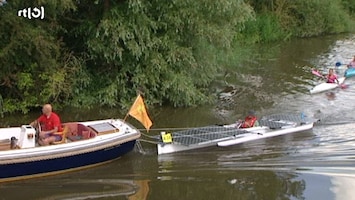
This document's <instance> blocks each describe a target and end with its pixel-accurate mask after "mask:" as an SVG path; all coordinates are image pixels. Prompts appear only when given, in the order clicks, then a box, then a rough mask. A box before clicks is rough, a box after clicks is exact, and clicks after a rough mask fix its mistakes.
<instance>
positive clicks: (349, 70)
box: [344, 67, 355, 78]
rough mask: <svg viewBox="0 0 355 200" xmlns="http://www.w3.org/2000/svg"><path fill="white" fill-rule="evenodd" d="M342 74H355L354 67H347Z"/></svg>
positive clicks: (347, 75) (348, 75)
mask: <svg viewBox="0 0 355 200" xmlns="http://www.w3.org/2000/svg"><path fill="white" fill-rule="evenodd" d="M344 76H345V77H346V78H349V77H352V76H355V68H354V67H351V68H348V69H347V70H345V73H344Z"/></svg>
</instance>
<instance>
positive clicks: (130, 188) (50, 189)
mask: <svg viewBox="0 0 355 200" xmlns="http://www.w3.org/2000/svg"><path fill="white" fill-rule="evenodd" d="M49 180H51V179H49ZM16 190H17V191H18V192H14V191H16ZM148 193H149V187H148V181H146V180H140V181H135V180H121V179H79V180H75V179H55V180H53V179H52V180H51V181H46V183H45V184H44V183H43V182H41V181H36V182H32V183H31V184H23V185H17V184H16V183H15V184H7V185H4V186H2V187H1V198H2V199H22V198H23V197H24V194H26V199H41V200H57V199H61V200H65V199H72V200H74V199H75V200H81V199H108V198H114V199H130V200H138V199H146V198H147V195H148Z"/></svg>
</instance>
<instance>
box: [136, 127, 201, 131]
mask: <svg viewBox="0 0 355 200" xmlns="http://www.w3.org/2000/svg"><path fill="white" fill-rule="evenodd" d="M192 128H198V127H184V128H151V129H149V130H151V131H166V130H169V131H176V130H186V129H192ZM138 130H139V131H145V130H146V129H138Z"/></svg>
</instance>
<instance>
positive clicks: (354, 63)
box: [348, 56, 355, 68]
mask: <svg viewBox="0 0 355 200" xmlns="http://www.w3.org/2000/svg"><path fill="white" fill-rule="evenodd" d="M348 68H355V56H354V58H353V60H352V61H351V62H350V63H349V64H348Z"/></svg>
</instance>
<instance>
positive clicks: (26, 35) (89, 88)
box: [0, 0, 355, 114]
mask: <svg viewBox="0 0 355 200" xmlns="http://www.w3.org/2000/svg"><path fill="white" fill-rule="evenodd" d="M40 6H43V7H44V9H45V19H43V20H41V19H28V18H25V17H19V16H18V15H17V14H18V11H19V10H20V9H24V8H28V7H31V8H34V7H40ZM354 16H355V3H354V2H353V1H351V0H322V1H320V0H295V1H288V0H263V1H260V0H246V1H243V0H225V1H214V0H185V1H159V0H151V1H142V0H128V1H111V0H95V1H92V0H80V1H74V0H58V1H44V0H33V1H21V0H13V1H8V2H7V4H5V5H2V6H0V19H1V20H0V30H1V31H0V38H1V40H0V66H1V68H0V113H1V114H3V113H7V112H14V111H22V112H27V111H29V109H31V108H32V107H34V106H38V105H41V104H43V103H45V102H51V103H54V104H57V106H58V105H63V106H64V105H74V106H78V107H89V106H93V105H108V106H126V105H129V103H131V101H132V99H133V98H134V96H135V95H136V92H137V91H140V92H142V93H143V94H144V96H145V99H146V100H147V102H148V103H149V104H160V105H161V104H171V105H174V106H191V105H196V104H201V103H207V102H210V101H211V100H212V95H210V92H209V85H210V84H211V82H212V81H213V80H214V78H215V77H216V76H217V75H218V73H219V72H220V70H221V69H222V68H223V63H224V62H225V61H224V62H221V60H224V59H230V58H231V57H232V56H230V55H231V54H230V52H235V51H236V50H238V49H242V48H243V45H246V44H247V45H250V44H252V43H260V42H272V41H277V40H285V39H288V38H290V37H308V36H316V35H321V34H329V33H340V32H348V31H353V27H354ZM221 52H223V53H221ZM224 55H225V57H224ZM234 62H235V61H234Z"/></svg>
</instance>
